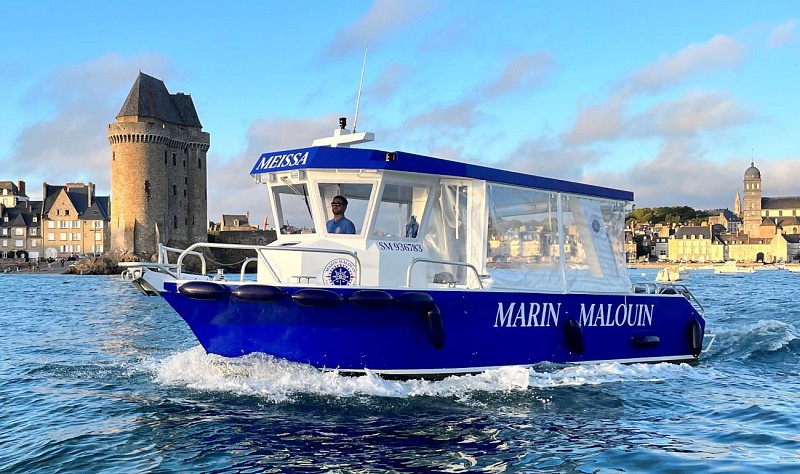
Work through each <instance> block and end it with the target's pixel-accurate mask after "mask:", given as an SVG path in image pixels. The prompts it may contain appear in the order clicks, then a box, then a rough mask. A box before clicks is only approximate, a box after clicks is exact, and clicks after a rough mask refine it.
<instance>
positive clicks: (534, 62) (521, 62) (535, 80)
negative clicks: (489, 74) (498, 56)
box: [487, 52, 555, 96]
mask: <svg viewBox="0 0 800 474" xmlns="http://www.w3.org/2000/svg"><path fill="white" fill-rule="evenodd" d="M554 64H555V61H554V60H553V58H552V56H550V55H549V54H547V53H544V52H535V53H526V54H522V55H520V56H519V57H517V58H514V59H513V60H512V61H511V62H509V63H508V64H507V65H506V67H505V69H504V70H503V72H501V73H500V76H499V77H498V78H497V80H495V82H494V83H493V84H491V85H490V86H489V87H488V88H487V94H488V95H489V96H499V95H505V94H509V93H514V92H517V91H527V90H531V89H535V88H537V87H539V86H540V85H541V84H542V83H543V82H544V81H545V80H546V79H547V78H548V77H549V75H550V74H551V72H552V70H553V67H554Z"/></svg>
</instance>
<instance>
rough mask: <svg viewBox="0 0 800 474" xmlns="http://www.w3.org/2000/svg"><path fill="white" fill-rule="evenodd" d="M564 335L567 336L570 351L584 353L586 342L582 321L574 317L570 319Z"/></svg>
mask: <svg viewBox="0 0 800 474" xmlns="http://www.w3.org/2000/svg"><path fill="white" fill-rule="evenodd" d="M564 335H565V336H566V338H567V348H568V349H569V351H570V352H573V353H575V354H578V355H583V351H584V349H586V342H585V341H584V339H583V328H582V327H581V323H579V322H578V321H577V320H575V319H574V318H570V319H568V320H567V324H566V325H565V326H564Z"/></svg>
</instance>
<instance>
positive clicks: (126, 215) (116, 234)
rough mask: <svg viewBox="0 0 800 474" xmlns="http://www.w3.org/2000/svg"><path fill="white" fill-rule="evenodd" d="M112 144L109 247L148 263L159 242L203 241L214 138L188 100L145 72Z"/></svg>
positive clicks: (111, 129)
mask: <svg viewBox="0 0 800 474" xmlns="http://www.w3.org/2000/svg"><path fill="white" fill-rule="evenodd" d="M108 141H109V143H110V144H111V198H112V199H111V246H112V248H113V249H119V250H128V251H132V252H134V253H136V254H140V255H148V256H150V255H154V254H155V253H156V251H157V247H158V244H159V243H163V244H167V245H170V246H173V247H185V246H188V245H189V244H192V243H195V242H205V241H206V240H207V233H206V232H207V228H206V226H207V224H208V212H207V207H208V206H207V169H208V163H207V161H206V153H207V151H208V149H209V146H210V136H209V134H208V133H207V132H204V131H203V126H202V124H201V123H200V119H199V118H198V116H197V111H196V110H195V107H194V103H193V102H192V98H191V96H189V95H186V94H183V93H180V92H179V93H177V94H170V93H169V91H168V90H167V87H166V86H165V85H164V82H163V81H161V80H159V79H156V78H154V77H151V76H148V75H147V74H144V73H141V72H140V73H139V75H138V77H137V78H136V81H135V82H134V84H133V87H131V91H130V93H129V94H128V97H127V99H126V100H125V103H124V104H123V105H122V108H121V109H120V111H119V114H117V121H116V123H111V124H109V125H108Z"/></svg>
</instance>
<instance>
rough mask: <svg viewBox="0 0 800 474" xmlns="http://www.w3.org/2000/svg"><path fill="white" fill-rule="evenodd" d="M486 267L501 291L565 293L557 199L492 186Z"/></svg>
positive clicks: (532, 191) (552, 195) (547, 194)
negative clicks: (520, 289) (504, 288)
mask: <svg viewBox="0 0 800 474" xmlns="http://www.w3.org/2000/svg"><path fill="white" fill-rule="evenodd" d="M486 198H487V205H488V211H489V222H488V242H487V243H488V248H487V254H486V255H487V256H486V267H487V269H489V270H490V271H491V272H492V274H493V275H494V277H495V279H496V281H498V282H499V283H500V285H501V286H510V287H535V288H537V289H539V290H543V291H558V290H560V289H561V288H563V278H562V273H561V243H560V241H559V225H558V194H557V193H552V192H548V191H540V190H536V189H529V188H518V187H513V186H506V185H499V184H491V185H489V186H488V189H487V196H486Z"/></svg>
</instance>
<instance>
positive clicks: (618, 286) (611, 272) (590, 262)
mask: <svg viewBox="0 0 800 474" xmlns="http://www.w3.org/2000/svg"><path fill="white" fill-rule="evenodd" d="M562 215H563V219H564V229H565V231H566V235H565V237H564V239H565V242H564V256H565V263H566V279H567V285H568V288H569V289H570V290H571V291H616V290H625V289H626V288H627V287H628V286H629V285H630V280H629V279H628V275H627V269H626V263H625V231H624V229H625V215H626V206H625V202H624V201H611V200H606V199H597V198H590V197H587V196H571V195H564V196H563V204H562Z"/></svg>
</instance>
